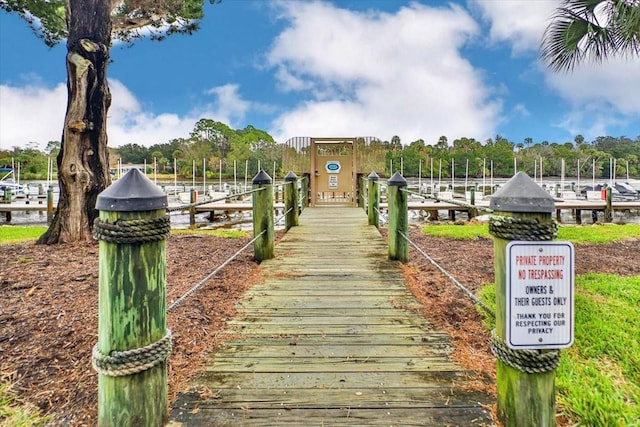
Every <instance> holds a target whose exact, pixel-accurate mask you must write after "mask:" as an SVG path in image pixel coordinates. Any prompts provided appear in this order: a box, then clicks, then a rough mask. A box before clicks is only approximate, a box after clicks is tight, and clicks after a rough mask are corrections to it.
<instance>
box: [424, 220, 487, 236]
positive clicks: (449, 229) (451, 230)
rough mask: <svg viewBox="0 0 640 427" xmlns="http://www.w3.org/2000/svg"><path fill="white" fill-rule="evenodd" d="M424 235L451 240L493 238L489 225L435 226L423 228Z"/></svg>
mask: <svg viewBox="0 0 640 427" xmlns="http://www.w3.org/2000/svg"><path fill="white" fill-rule="evenodd" d="M422 233H424V234H427V235H429V236H436V237H448V238H451V239H463V240H473V239H478V238H480V237H486V238H491V235H490V234H489V225H487V224H465V225H446V224H434V225H425V226H424V227H422Z"/></svg>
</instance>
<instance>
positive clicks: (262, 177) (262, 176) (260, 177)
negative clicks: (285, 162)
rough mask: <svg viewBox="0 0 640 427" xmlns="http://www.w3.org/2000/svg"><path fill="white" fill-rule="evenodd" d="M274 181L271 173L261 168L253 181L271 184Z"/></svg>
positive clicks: (255, 183) (253, 182) (254, 183)
mask: <svg viewBox="0 0 640 427" xmlns="http://www.w3.org/2000/svg"><path fill="white" fill-rule="evenodd" d="M272 182H273V180H272V179H271V177H270V176H269V174H268V173H266V172H265V171H264V169H260V172H258V173H257V174H256V176H254V177H253V181H251V183H252V184H253V185H259V184H271V183H272Z"/></svg>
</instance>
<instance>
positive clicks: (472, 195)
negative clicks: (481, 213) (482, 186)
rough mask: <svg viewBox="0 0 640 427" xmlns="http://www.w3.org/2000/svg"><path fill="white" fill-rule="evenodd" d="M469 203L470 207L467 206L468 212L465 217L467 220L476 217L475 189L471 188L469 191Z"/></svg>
mask: <svg viewBox="0 0 640 427" xmlns="http://www.w3.org/2000/svg"><path fill="white" fill-rule="evenodd" d="M469 203H470V205H471V206H469V208H468V210H467V216H468V217H469V219H472V218H475V217H477V216H478V208H476V207H475V206H476V188H475V187H471V188H470V189H469Z"/></svg>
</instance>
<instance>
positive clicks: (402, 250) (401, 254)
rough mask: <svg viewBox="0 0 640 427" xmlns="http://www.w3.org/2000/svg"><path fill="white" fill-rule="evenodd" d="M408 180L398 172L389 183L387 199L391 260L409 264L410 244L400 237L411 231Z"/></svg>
mask: <svg viewBox="0 0 640 427" xmlns="http://www.w3.org/2000/svg"><path fill="white" fill-rule="evenodd" d="M406 187H407V180H406V179H404V177H403V176H402V175H400V173H399V172H396V173H395V174H394V175H393V176H392V177H391V178H389V181H387V198H388V199H389V259H393V260H398V261H402V262H407V261H408V260H409V243H408V242H407V240H406V239H405V238H404V237H402V236H401V235H400V233H404V234H405V235H407V233H408V231H409V213H408V209H407V206H408V197H407V192H406V191H403V190H404V189H405V188H406Z"/></svg>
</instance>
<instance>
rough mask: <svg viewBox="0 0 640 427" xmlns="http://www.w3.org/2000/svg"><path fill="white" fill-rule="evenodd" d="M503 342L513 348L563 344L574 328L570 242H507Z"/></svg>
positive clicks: (565, 346)
mask: <svg viewBox="0 0 640 427" xmlns="http://www.w3.org/2000/svg"><path fill="white" fill-rule="evenodd" d="M506 261H507V263H506V264H507V266H506V267H507V268H506V269H507V286H506V287H507V288H506V298H507V304H506V310H507V313H506V315H507V316H506V320H507V322H506V343H507V346H508V347H510V348H513V349H544V348H567V347H570V346H571V345H572V344H573V335H574V334H573V332H574V313H573V307H574V276H575V275H574V262H575V260H574V250H573V245H572V244H571V243H570V242H529V241H513V242H510V243H509V244H508V245H507V260H506Z"/></svg>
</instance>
